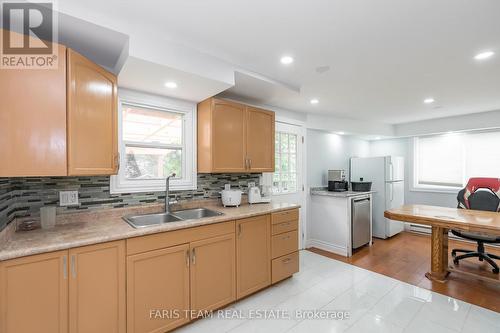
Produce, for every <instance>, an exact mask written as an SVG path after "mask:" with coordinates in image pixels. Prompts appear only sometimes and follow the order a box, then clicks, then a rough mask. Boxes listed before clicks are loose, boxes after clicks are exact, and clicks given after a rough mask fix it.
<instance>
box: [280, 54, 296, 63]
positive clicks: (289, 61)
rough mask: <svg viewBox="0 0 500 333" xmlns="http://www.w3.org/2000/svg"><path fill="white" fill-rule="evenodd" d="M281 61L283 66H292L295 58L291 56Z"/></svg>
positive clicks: (282, 58)
mask: <svg viewBox="0 0 500 333" xmlns="http://www.w3.org/2000/svg"><path fill="white" fill-rule="evenodd" d="M280 61H281V63H282V64H283V65H290V64H291V63H292V62H293V58H292V57H290V56H283V57H281V59H280Z"/></svg>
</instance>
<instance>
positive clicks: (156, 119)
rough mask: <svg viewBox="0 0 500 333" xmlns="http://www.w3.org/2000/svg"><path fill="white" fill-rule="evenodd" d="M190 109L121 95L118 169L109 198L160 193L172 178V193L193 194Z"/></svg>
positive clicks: (182, 104)
mask: <svg viewBox="0 0 500 333" xmlns="http://www.w3.org/2000/svg"><path fill="white" fill-rule="evenodd" d="M195 108H196V105H194V103H193V104H192V103H187V102H182V101H176V100H172V99H167V98H163V97H158V96H152V95H151V96H149V95H147V94H143V93H138V92H132V91H121V92H120V108H119V117H118V119H119V131H118V133H119V147H120V165H121V166H120V169H119V173H118V175H117V176H112V177H111V192H112V193H124V192H145V191H148V192H149V191H163V190H165V178H166V177H167V176H168V175H170V174H172V173H175V174H176V176H175V177H174V178H173V179H172V180H171V182H170V184H171V185H170V187H171V189H174V190H184V189H194V188H196V164H195V163H196V159H195V156H196V155H195V154H196V148H195V146H194V142H195V137H194V135H195V130H194V129H195V118H196V117H195V116H194V114H193V113H194V112H195V111H194V110H195Z"/></svg>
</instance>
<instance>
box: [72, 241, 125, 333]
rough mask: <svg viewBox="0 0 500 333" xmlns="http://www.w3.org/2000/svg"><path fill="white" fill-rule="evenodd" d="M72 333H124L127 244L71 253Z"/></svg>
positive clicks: (87, 247) (91, 247)
mask: <svg viewBox="0 0 500 333" xmlns="http://www.w3.org/2000/svg"><path fill="white" fill-rule="evenodd" d="M68 258H69V268H70V272H69V332H70V333H97V332H103V333H104V332H106V333H125V332H126V326H125V324H126V322H125V321H126V320H125V318H126V313H125V306H126V303H125V241H117V242H110V243H104V244H98V245H92V246H85V247H80V248H75V249H71V250H69V257H68Z"/></svg>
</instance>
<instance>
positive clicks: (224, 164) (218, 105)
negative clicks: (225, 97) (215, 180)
mask: <svg viewBox="0 0 500 333" xmlns="http://www.w3.org/2000/svg"><path fill="white" fill-rule="evenodd" d="M213 103H214V105H213V109H212V126H213V133H212V163H213V165H212V167H213V172H244V171H245V170H246V160H245V155H246V154H245V148H246V147H245V130H246V128H245V123H246V120H245V118H246V116H245V115H246V112H245V106H243V105H241V104H237V103H232V102H226V101H220V100H214V101H213Z"/></svg>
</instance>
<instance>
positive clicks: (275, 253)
mask: <svg viewBox="0 0 500 333" xmlns="http://www.w3.org/2000/svg"><path fill="white" fill-rule="evenodd" d="M298 248H299V233H298V232H297V230H294V231H290V232H286V233H284V234H280V235H276V236H273V238H272V251H271V252H272V258H273V259H274V258H277V257H281V256H283V255H285V254H290V253H292V252H295V251H297V250H298Z"/></svg>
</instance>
